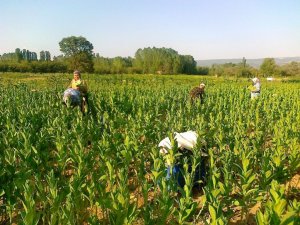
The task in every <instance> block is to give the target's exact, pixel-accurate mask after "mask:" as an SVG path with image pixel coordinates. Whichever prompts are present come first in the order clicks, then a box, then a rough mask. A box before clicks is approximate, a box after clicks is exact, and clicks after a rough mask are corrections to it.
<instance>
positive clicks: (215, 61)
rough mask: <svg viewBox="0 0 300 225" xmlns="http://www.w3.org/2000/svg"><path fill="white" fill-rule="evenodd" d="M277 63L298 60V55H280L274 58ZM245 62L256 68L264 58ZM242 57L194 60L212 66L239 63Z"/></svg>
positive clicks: (199, 63) (202, 64)
mask: <svg viewBox="0 0 300 225" xmlns="http://www.w3.org/2000/svg"><path fill="white" fill-rule="evenodd" d="M274 59H275V61H276V63H277V65H280V66H281V65H283V64H286V63H290V62H292V61H295V62H300V57H282V58H274ZM246 60H247V64H249V65H250V66H253V67H255V68H258V67H259V66H260V64H261V63H262V62H263V60H264V58H261V59H246ZM241 61H242V59H207V60H196V62H197V66H212V65H213V64H224V63H240V62H241Z"/></svg>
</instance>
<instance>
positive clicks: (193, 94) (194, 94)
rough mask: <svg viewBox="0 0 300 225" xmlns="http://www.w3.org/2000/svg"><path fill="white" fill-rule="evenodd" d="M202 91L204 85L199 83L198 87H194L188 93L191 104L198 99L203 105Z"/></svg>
mask: <svg viewBox="0 0 300 225" xmlns="http://www.w3.org/2000/svg"><path fill="white" fill-rule="evenodd" d="M204 89H205V84H204V83H200V85H199V86H197V87H194V88H193V89H192V90H191V91H190V99H191V101H192V102H194V101H196V100H198V99H200V102H201V104H202V103H203V100H204Z"/></svg>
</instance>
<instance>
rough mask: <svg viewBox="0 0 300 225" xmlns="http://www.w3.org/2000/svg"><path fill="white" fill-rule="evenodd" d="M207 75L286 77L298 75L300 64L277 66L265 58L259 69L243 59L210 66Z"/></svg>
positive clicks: (272, 60)
mask: <svg viewBox="0 0 300 225" xmlns="http://www.w3.org/2000/svg"><path fill="white" fill-rule="evenodd" d="M209 74H210V75H213V76H225V77H226V76H230V77H253V76H260V77H274V76H275V77H278V76H282V77H286V76H296V75H300V62H290V63H288V64H284V65H282V66H279V65H277V64H276V62H275V59H274V58H265V59H264V61H263V62H262V64H261V65H260V67H259V68H254V67H251V66H250V65H248V64H247V63H246V59H245V58H243V59H242V61H241V63H238V64H234V63H225V64H219V65H212V66H211V67H210V68H209Z"/></svg>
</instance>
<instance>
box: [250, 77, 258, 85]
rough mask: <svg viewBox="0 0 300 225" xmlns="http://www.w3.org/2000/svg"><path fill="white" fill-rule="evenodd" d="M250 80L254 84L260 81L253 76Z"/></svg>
mask: <svg viewBox="0 0 300 225" xmlns="http://www.w3.org/2000/svg"><path fill="white" fill-rule="evenodd" d="M252 81H253V83H254V84H256V83H259V82H260V81H259V79H258V78H257V77H254V78H253V79H252Z"/></svg>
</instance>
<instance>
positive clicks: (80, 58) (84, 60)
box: [59, 36, 94, 72]
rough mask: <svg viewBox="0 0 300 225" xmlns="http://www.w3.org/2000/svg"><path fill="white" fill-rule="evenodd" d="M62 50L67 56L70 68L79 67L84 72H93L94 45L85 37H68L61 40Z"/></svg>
mask: <svg viewBox="0 0 300 225" xmlns="http://www.w3.org/2000/svg"><path fill="white" fill-rule="evenodd" d="M59 47H60V51H61V52H62V53H63V54H64V56H65V57H66V60H67V63H68V68H69V70H74V69H78V70H81V71H82V72H92V71H93V70H94V64H93V48H94V47H93V45H92V43H90V42H89V41H88V40H87V39H86V38H84V37H81V36H80V37H75V36H71V37H66V38H63V39H62V40H61V41H60V42H59Z"/></svg>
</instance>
